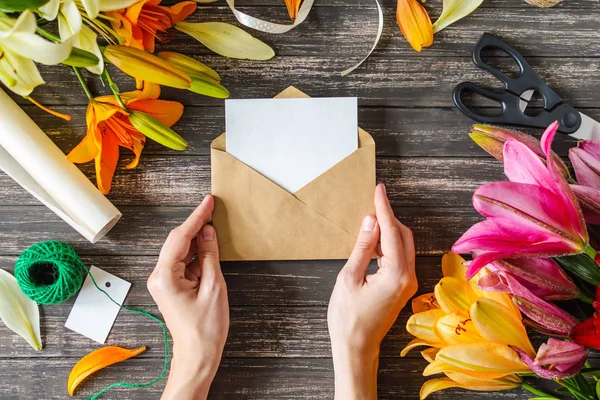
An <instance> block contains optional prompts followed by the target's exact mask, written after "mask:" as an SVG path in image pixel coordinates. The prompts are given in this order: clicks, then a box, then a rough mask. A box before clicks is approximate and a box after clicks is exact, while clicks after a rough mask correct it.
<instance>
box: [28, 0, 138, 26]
mask: <svg viewBox="0 0 600 400" xmlns="http://www.w3.org/2000/svg"><path fill="white" fill-rule="evenodd" d="M138 1H139V0H50V1H49V2H48V3H46V4H45V5H44V6H42V7H40V8H39V11H40V12H41V13H42V15H43V17H44V18H46V19H47V20H48V21H53V20H54V19H56V17H57V15H58V10H59V7H60V4H61V3H63V4H64V3H70V2H74V3H76V5H77V6H78V7H81V8H83V9H84V10H85V12H86V14H87V15H88V17H90V18H92V19H94V18H97V17H98V14H99V13H100V11H115V10H121V9H123V8H127V7H129V6H131V5H133V4H135V3H137V2H138Z"/></svg>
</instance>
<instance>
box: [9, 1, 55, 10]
mask: <svg viewBox="0 0 600 400" xmlns="http://www.w3.org/2000/svg"><path fill="white" fill-rule="evenodd" d="M49 1H50V0H0V10H2V11H7V12H15V11H25V10H28V9H29V10H35V9H38V8H40V7H41V6H43V5H45V4H46V3H48V2H49Z"/></svg>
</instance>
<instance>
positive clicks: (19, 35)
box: [0, 10, 73, 96]
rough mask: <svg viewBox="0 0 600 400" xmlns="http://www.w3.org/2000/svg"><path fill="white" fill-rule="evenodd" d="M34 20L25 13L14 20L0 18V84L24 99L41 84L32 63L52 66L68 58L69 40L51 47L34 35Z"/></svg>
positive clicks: (70, 46)
mask: <svg viewBox="0 0 600 400" xmlns="http://www.w3.org/2000/svg"><path fill="white" fill-rule="evenodd" d="M35 29H36V20H35V16H34V15H33V13H32V12H31V11H29V10H26V11H24V12H23V13H21V15H20V16H19V18H18V19H16V20H15V19H13V18H9V17H7V16H5V15H2V16H0V81H2V82H3V83H4V84H5V85H6V86H7V87H8V88H9V89H10V90H12V91H13V92H15V93H17V94H19V95H21V96H27V95H29V94H30V93H31V91H32V90H33V89H34V88H35V87H36V86H38V85H41V84H43V83H44V80H43V79H42V77H41V76H40V73H39V71H38V69H37V67H36V65H35V63H34V61H36V62H39V63H41V64H47V65H55V64H59V63H61V62H62V61H64V60H65V59H66V58H67V57H69V55H70V54H71V48H72V46H73V43H72V40H66V41H64V42H63V43H53V42H50V41H48V40H46V39H44V38H42V37H40V36H38V35H36V34H35Z"/></svg>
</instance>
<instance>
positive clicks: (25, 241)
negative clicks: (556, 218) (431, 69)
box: [0, 206, 481, 256]
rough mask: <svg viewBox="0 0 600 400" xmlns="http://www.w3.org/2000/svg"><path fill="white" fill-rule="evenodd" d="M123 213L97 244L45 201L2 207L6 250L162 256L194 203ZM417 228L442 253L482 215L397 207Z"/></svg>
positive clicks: (424, 244) (422, 246)
mask: <svg viewBox="0 0 600 400" xmlns="http://www.w3.org/2000/svg"><path fill="white" fill-rule="evenodd" d="M119 209H120V210H121V212H122V213H123V218H122V219H121V221H119V223H118V224H117V225H116V226H115V227H114V228H113V230H112V231H111V232H110V233H109V234H108V235H107V236H106V237H105V238H104V239H102V240H101V241H100V242H98V243H96V244H91V243H89V242H87V241H86V240H85V239H84V238H83V237H81V236H80V235H79V234H78V233H77V232H76V231H74V230H73V229H72V228H71V227H70V226H69V225H67V224H66V223H64V222H63V221H62V220H61V219H59V218H58V217H57V216H56V215H55V214H54V213H53V212H52V211H50V210H49V209H48V208H46V207H44V206H28V207H17V206H11V207H0V254H3V255H18V254H20V253H21V252H22V251H23V250H24V249H25V248H26V247H28V246H30V245H31V244H32V243H35V242H38V241H42V240H57V239H60V240H64V241H66V242H69V243H71V244H72V245H73V246H74V247H75V249H76V250H77V251H78V252H79V254H81V255H106V256H109V255H158V253H159V251H160V248H161V246H162V244H163V242H164V240H165V238H166V237H167V235H168V233H169V231H170V230H171V229H172V228H174V227H175V226H177V225H178V224H180V223H181V222H183V221H184V220H185V218H186V217H187V216H188V215H189V214H190V213H191V211H192V210H193V207H154V206H149V207H131V206H123V207H119ZM394 211H395V213H396V216H397V217H398V218H400V220H401V221H402V222H403V223H404V224H406V225H407V226H408V227H410V228H411V229H412V230H413V233H414V236H415V242H416V246H417V253H418V254H419V255H439V254H442V253H445V252H446V251H448V250H449V249H450V247H451V246H452V244H453V243H454V242H455V241H456V239H458V238H459V237H460V235H461V234H462V233H463V232H465V231H466V230H467V229H468V228H469V227H470V226H471V225H473V224H474V223H476V222H478V221H480V220H481V217H480V216H479V215H478V214H477V213H476V212H475V211H474V210H473V209H471V208H464V207H453V208H438V207H433V208H428V207H419V208H416V207H395V208H394Z"/></svg>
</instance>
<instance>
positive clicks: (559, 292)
mask: <svg viewBox="0 0 600 400" xmlns="http://www.w3.org/2000/svg"><path fill="white" fill-rule="evenodd" d="M488 269H489V270H490V271H491V272H493V273H498V272H505V273H508V274H510V275H511V276H512V277H513V278H515V279H516V280H517V281H519V283H521V284H522V285H523V286H525V287H526V288H527V289H529V291H531V293H533V294H534V295H535V296H537V297H540V298H542V299H544V300H569V299H574V298H577V297H578V296H579V292H580V291H579V288H578V287H577V285H575V283H573V281H572V280H571V279H570V278H569V277H568V276H567V274H565V272H564V271H563V270H562V268H561V267H559V266H558V264H557V263H556V262H555V261H554V260H553V259H551V258H512V259H504V260H498V261H495V262H492V263H491V264H489V265H488ZM492 276H493V275H492Z"/></svg>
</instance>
